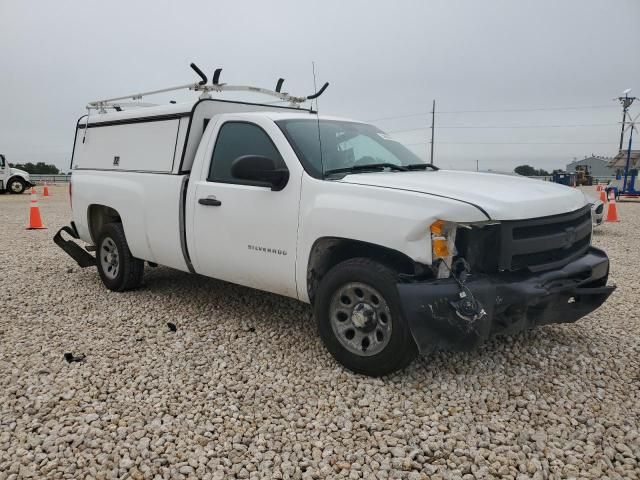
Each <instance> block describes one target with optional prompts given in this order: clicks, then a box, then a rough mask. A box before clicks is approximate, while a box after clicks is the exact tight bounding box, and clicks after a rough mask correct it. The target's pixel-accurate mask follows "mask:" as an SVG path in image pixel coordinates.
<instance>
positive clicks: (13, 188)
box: [7, 177, 27, 194]
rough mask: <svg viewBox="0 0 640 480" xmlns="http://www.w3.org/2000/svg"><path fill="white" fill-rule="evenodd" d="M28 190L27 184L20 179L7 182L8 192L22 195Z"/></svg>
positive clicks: (15, 178)
mask: <svg viewBox="0 0 640 480" xmlns="http://www.w3.org/2000/svg"><path fill="white" fill-rule="evenodd" d="M26 188H27V184H26V183H25V182H24V180H22V179H21V178H20V177H14V178H11V179H10V180H9V182H7V191H8V192H10V193H15V194H20V193H23V192H24V191H25V190H26Z"/></svg>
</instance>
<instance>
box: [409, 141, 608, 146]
mask: <svg viewBox="0 0 640 480" xmlns="http://www.w3.org/2000/svg"><path fill="white" fill-rule="evenodd" d="M401 143H402V142H401ZM428 143H429V142H417V143H403V145H404V146H405V147H410V146H413V145H426V144H428ZM435 143H436V144H440V145H611V143H612V142H435Z"/></svg>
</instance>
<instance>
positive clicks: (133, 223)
mask: <svg viewBox="0 0 640 480" xmlns="http://www.w3.org/2000/svg"><path fill="white" fill-rule="evenodd" d="M216 80H217V78H216ZM205 82H206V80H205ZM199 85H202V83H200V84H199ZM215 85H219V84H218V83H217V82H215V83H214V86H215ZM219 86H221V85H219ZM190 88H192V89H194V90H201V91H204V93H203V97H207V96H208V95H207V94H208V93H209V91H211V90H215V89H213V88H211V89H210V90H207V89H205V88H204V87H201V88H200V89H198V88H197V86H193V87H190ZM276 92H278V93H280V90H279V88H277V89H276ZM293 98H295V97H293ZM294 104H295V102H294ZM113 105H115V107H114V108H115V109H116V110H121V107H120V106H119V105H118V104H117V103H116V104H113V103H111V104H108V103H107V101H103V102H95V103H93V104H90V106H94V107H96V108H98V109H99V110H105V109H106V108H105V107H107V106H113ZM72 169H73V174H72V179H71V188H70V192H71V201H72V210H73V221H72V222H71V225H70V226H69V227H64V228H63V229H62V230H61V231H60V232H58V234H56V237H55V239H54V240H55V241H56V243H57V244H58V245H59V246H61V247H62V248H63V249H64V250H65V251H67V253H69V254H70V255H71V256H72V257H73V258H74V259H75V260H76V261H77V262H78V263H79V264H80V265H81V266H83V267H86V266H93V265H95V266H97V269H98V272H99V274H100V277H101V278H102V281H103V282H104V284H105V286H106V287H107V288H109V289H111V290H115V291H123V290H128V289H134V288H137V287H139V286H140V285H141V283H142V278H143V269H144V264H145V262H148V263H151V264H161V265H166V266H169V267H171V268H175V269H178V270H182V271H185V272H192V273H198V274H201V275H205V276H207V277H213V278H217V279H221V280H226V281H229V282H233V283H237V284H240V285H245V286H248V287H252V288H256V289H259V290H265V291H268V292H273V293H276V294H280V295H285V296H288V297H292V298H296V299H298V300H300V301H302V302H306V303H310V304H312V305H313V308H314V313H315V318H316V321H317V325H318V330H319V333H320V336H321V337H322V340H323V342H324V343H325V345H326V347H327V349H328V350H329V351H330V352H331V354H332V355H333V356H334V357H335V358H336V359H337V360H338V361H339V362H340V363H342V364H343V365H344V366H346V367H347V368H349V369H351V370H353V371H355V372H359V373H363V374H367V375H374V376H377V375H383V374H387V373H389V372H392V371H395V370H398V369H400V368H402V367H404V366H406V365H407V364H408V363H409V362H410V361H411V360H412V359H413V358H414V357H415V356H416V355H417V354H419V353H425V352H430V351H433V350H434V349H468V348H471V347H473V346H475V345H477V344H479V343H480V342H482V341H483V340H485V339H486V338H488V337H489V336H490V335H491V334H494V333H511V332H514V331H518V330H522V329H526V328H531V327H534V326H536V325H544V324H550V323H562V322H574V321H576V320H577V319H579V318H581V317H583V316H584V315H586V314H588V313H589V312H591V311H593V310H594V309H596V308H597V307H598V306H600V305H601V304H602V303H603V302H604V301H605V300H606V299H607V297H608V296H609V295H610V294H611V292H612V291H613V289H614V288H615V287H612V286H607V285H606V283H607V277H608V273H609V260H608V258H607V255H606V254H605V253H604V252H603V251H601V250H599V249H597V248H594V247H592V246H591V233H592V219H591V208H590V205H589V202H588V201H587V199H586V198H585V196H584V195H583V194H582V193H581V192H580V190H577V189H572V188H567V187H565V186H561V185H557V184H553V183H547V182H542V181H538V180H529V179H525V178H518V177H510V176H504V175H492V174H483V173H471V172H462V171H446V170H442V169H438V168H436V167H435V166H433V165H430V164H426V163H424V162H423V161H422V160H420V159H419V158H418V157H417V156H416V155H415V154H413V153H412V152H411V151H409V150H408V149H406V148H405V147H403V146H402V145H401V144H400V143H398V142H396V141H394V140H393V139H392V138H390V137H389V136H388V135H386V134H385V133H384V132H382V131H381V130H380V129H378V128H376V127H375V126H373V125H369V124H367V123H362V122H358V121H354V120H345V119H340V118H334V117H329V116H322V115H320V116H319V115H317V114H316V113H315V112H314V111H312V110H304V109H302V108H299V107H295V108H290V107H275V106H273V105H269V104H252V103H243V102H232V101H222V100H213V99H210V98H201V99H200V100H199V101H197V102H195V103H189V104H171V105H164V106H156V107H147V108H143V109H133V110H125V111H116V112H113V113H101V114H97V115H92V116H90V117H88V118H87V117H86V116H85V117H82V118H81V119H80V120H78V123H77V127H76V135H75V143H74V150H73V159H72ZM63 232H66V233H67V234H69V235H70V236H72V237H74V238H76V239H81V240H82V241H84V242H86V243H88V244H90V245H89V246H88V247H87V249H86V250H85V249H83V248H81V247H80V246H79V245H77V244H76V243H74V241H73V240H71V239H65V238H64V237H63V235H62V233H63ZM87 250H89V251H93V250H95V252H96V254H95V258H94V256H93V255H90V254H89V253H88V251H87Z"/></svg>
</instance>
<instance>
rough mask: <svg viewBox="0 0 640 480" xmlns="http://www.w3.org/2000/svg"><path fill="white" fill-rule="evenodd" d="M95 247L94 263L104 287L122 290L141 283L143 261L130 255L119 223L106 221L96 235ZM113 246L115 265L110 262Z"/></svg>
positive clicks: (116, 290) (117, 290)
mask: <svg viewBox="0 0 640 480" xmlns="http://www.w3.org/2000/svg"><path fill="white" fill-rule="evenodd" d="M96 247H97V248H96V265H97V267H98V273H99V274H100V278H101V279H102V283H104V285H105V287H107V288H108V289H109V290H113V291H114V292H124V291H125V290H133V289H135V288H138V287H139V286H140V285H141V284H142V275H143V273H144V261H143V260H140V259H138V258H135V257H134V256H133V255H131V251H130V250H129V245H128V244H127V239H126V237H125V235H124V228H123V227H122V224H121V223H107V224H106V225H105V226H104V227H103V229H102V231H101V232H100V235H99V236H98V242H97V244H96ZM107 247H109V249H107ZM114 248H115V253H116V266H114V265H113V262H112V260H113V251H114V250H113V249H114ZM105 264H107V265H105Z"/></svg>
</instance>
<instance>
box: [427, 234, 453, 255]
mask: <svg viewBox="0 0 640 480" xmlns="http://www.w3.org/2000/svg"><path fill="white" fill-rule="evenodd" d="M431 246H432V249H433V255H434V257H436V258H444V257H448V256H449V247H448V246H447V240H446V239H444V238H434V239H433V240H432V241H431Z"/></svg>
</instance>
